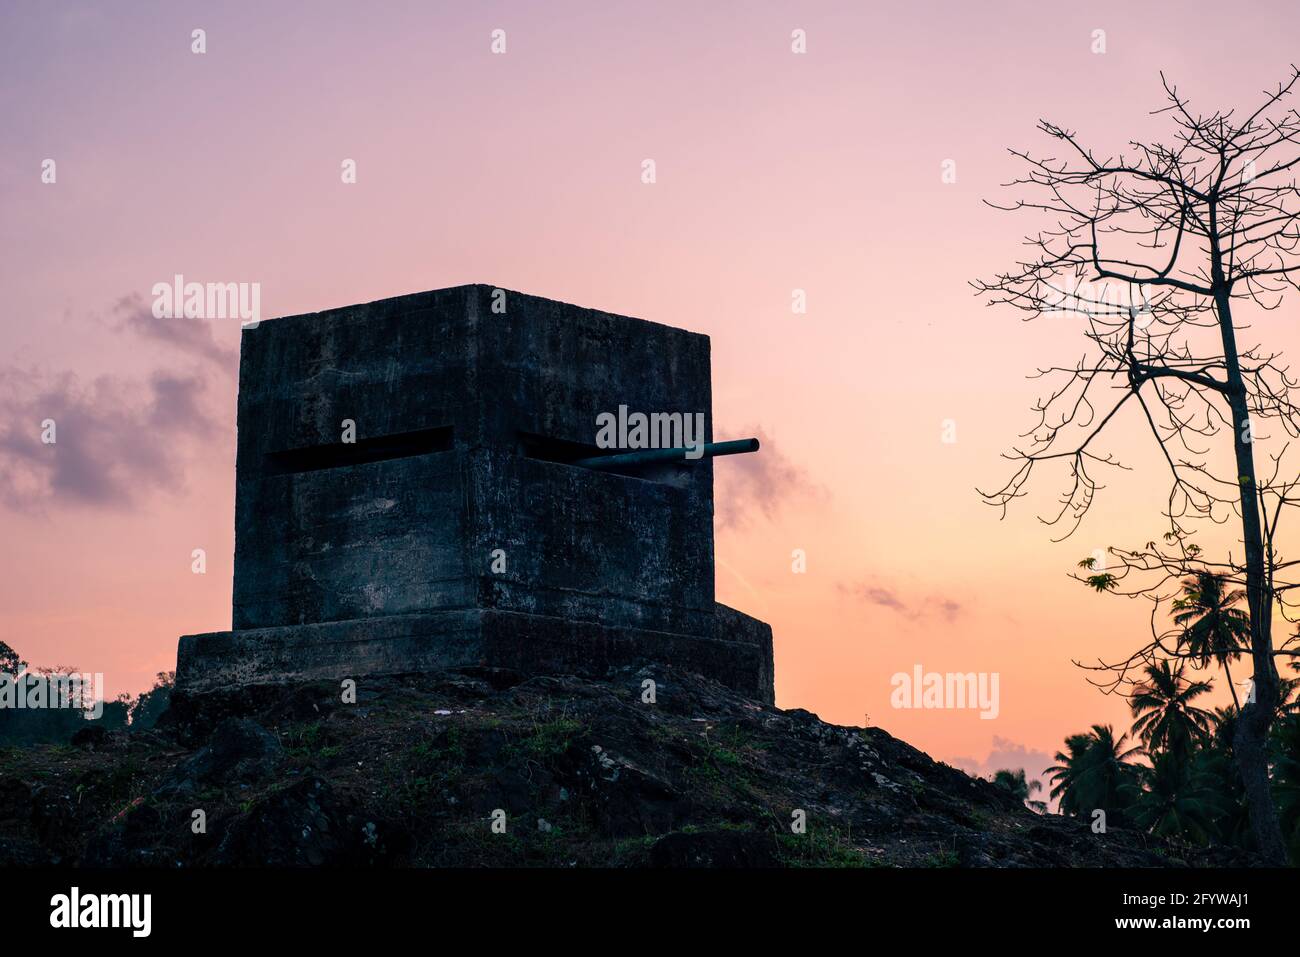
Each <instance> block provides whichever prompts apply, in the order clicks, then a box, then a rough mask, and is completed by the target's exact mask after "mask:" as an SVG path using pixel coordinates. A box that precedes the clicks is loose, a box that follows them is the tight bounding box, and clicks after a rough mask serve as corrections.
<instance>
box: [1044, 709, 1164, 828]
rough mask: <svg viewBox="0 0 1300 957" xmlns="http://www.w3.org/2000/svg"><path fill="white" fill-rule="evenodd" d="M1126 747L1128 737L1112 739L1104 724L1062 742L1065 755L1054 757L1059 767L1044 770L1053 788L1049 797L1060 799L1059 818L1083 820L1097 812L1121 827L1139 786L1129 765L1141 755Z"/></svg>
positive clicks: (1139, 752)
mask: <svg viewBox="0 0 1300 957" xmlns="http://www.w3.org/2000/svg"><path fill="white" fill-rule="evenodd" d="M1127 743H1128V735H1120V737H1119V738H1118V739H1116V737H1115V731H1114V729H1113V728H1111V726H1110V725H1105V724H1094V725H1093V726H1092V730H1091V731H1090V732H1088V733H1087V734H1074V735H1071V736H1070V737H1068V738H1066V739H1065V746H1066V751H1065V752H1060V751H1058V752H1057V753H1056V760H1057V761H1058V762H1060V763H1059V764H1056V765H1053V766H1052V767H1050V768H1048V769H1047V774H1048V776H1049V778H1050V779H1051V780H1052V782H1053V785H1054V786H1053V787H1052V790H1051V796H1052V797H1053V798H1058V799H1060V802H1061V803H1060V807H1061V812H1062V813H1063V814H1070V815H1073V816H1075V817H1086V816H1088V815H1090V814H1091V813H1092V812H1093V811H1094V810H1098V809H1100V810H1103V811H1105V812H1106V815H1107V818H1108V819H1109V820H1110V821H1111V822H1113V823H1117V824H1120V823H1124V821H1125V820H1126V819H1127V811H1128V809H1129V807H1131V806H1132V804H1133V802H1134V801H1135V800H1136V799H1137V788H1138V784H1139V781H1138V774H1139V772H1138V769H1137V768H1136V767H1135V766H1134V765H1133V764H1131V763H1130V762H1131V760H1132V759H1133V758H1134V757H1135V756H1137V755H1139V754H1141V753H1142V749H1141V748H1129V747H1126V745H1127Z"/></svg>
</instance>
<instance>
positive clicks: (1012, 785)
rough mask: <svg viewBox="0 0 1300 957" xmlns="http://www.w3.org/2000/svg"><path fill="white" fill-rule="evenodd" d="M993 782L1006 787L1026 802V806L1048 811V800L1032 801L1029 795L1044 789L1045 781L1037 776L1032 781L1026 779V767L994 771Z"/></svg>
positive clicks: (1034, 809)
mask: <svg viewBox="0 0 1300 957" xmlns="http://www.w3.org/2000/svg"><path fill="white" fill-rule="evenodd" d="M993 783H994V784H996V785H997V786H998V787H1002V788H1006V789H1007V790H1008V791H1010V792H1011V793H1012V794H1014V795H1015V796H1016V797H1018V798H1020V800H1021V801H1023V802H1024V804H1025V806H1026V807H1028V808H1029V809H1030V810H1031V811H1037V812H1038V813H1039V814H1043V813H1045V812H1046V811H1047V802H1046V801H1031V800H1029V795H1031V794H1037V793H1038V792H1039V791H1041V790H1042V789H1043V782H1042V781H1039V780H1038V779H1037V778H1035V779H1034V780H1032V781H1027V780H1026V779H1025V769H1024V768H1017V769H1016V770H1014V771H1009V770H1006V769H1003V770H1001V771H995V772H994V773H993Z"/></svg>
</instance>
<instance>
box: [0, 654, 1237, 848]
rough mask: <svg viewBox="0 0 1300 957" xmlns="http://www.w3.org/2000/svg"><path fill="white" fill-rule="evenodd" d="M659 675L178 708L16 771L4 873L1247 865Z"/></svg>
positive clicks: (501, 678) (15, 756) (695, 681)
mask: <svg viewBox="0 0 1300 957" xmlns="http://www.w3.org/2000/svg"><path fill="white" fill-rule="evenodd" d="M647 676H649V673H648V672H647V673H646V674H644V675H643V674H640V673H635V672H626V673H624V674H622V675H618V676H615V677H614V678H613V679H611V680H609V681H604V682H598V681H589V680H584V679H580V678H574V677H546V678H528V679H524V678H521V677H519V676H516V675H513V674H510V673H507V672H502V671H484V670H469V671H457V672H445V673H441V674H434V675H409V676H401V677H386V678H365V679H362V680H360V681H359V682H358V687H357V693H356V701H355V703H344V701H343V700H342V694H341V692H340V688H339V686H338V685H337V684H331V683H323V684H310V685H297V686H292V687H262V688H257V689H254V690H251V691H250V690H243V691H241V692H239V693H232V694H226V695H205V696H202V697H200V698H185V697H182V696H178V697H176V698H175V699H174V700H173V702H172V707H171V709H170V711H169V712H168V713H167V714H166V715H165V716H164V718H163V720H162V721H161V722H160V723H159V725H158V727H157V728H156V729H154V730H151V731H141V732H134V733H127V732H123V731H113V732H103V731H100V730H98V729H95V730H94V731H91V729H86V730H83V731H82V732H80V733H79V735H78V737H77V739H76V743H75V744H73V745H66V746H51V745H42V746H39V747H34V748H8V749H3V750H0V866H12V865H36V864H78V865H91V866H121V865H144V866H155V867H175V866H194V865H198V866H210V865H218V866H219V865H227V866H262V865H361V866H365V865H377V866H434V867H441V866H520V865H523V866H531V865H541V866H560V867H568V866H578V867H590V866H597V867H607V866H615V867H621V866H630V867H640V866H863V867H876V866H904V867H951V866H974V867H1022V866H1052V867H1058V866H1067V867H1068V866H1086V867H1096V866H1169V865H1175V866H1177V865H1182V864H1192V865H1198V864H1199V865H1214V864H1232V863H1241V862H1239V861H1231V860H1227V859H1221V858H1219V857H1217V856H1216V857H1213V858H1211V857H1209V856H1207V853H1206V852H1190V851H1186V850H1180V849H1178V848H1175V847H1172V846H1170V845H1166V844H1163V843H1160V842H1158V841H1156V840H1155V839H1153V838H1147V837H1145V836H1143V835H1139V834H1134V833H1131V832H1125V831H1121V830H1112V831H1111V832H1110V833H1108V834H1102V835H1099V834H1093V833H1092V832H1091V830H1090V829H1089V828H1088V827H1087V826H1086V825H1085V824H1083V823H1080V822H1076V821H1072V820H1067V819H1064V818H1060V817H1041V816H1038V815H1036V814H1034V813H1032V812H1030V811H1029V810H1027V809H1025V808H1024V807H1023V806H1021V805H1020V804H1019V802H1018V801H1017V800H1016V799H1015V798H1014V797H1012V796H1011V795H1010V794H1009V793H1008V792H1006V791H1004V790H1002V789H1000V788H998V787H996V786H994V785H992V784H990V783H989V782H987V781H982V780H978V779H975V778H971V777H969V776H967V775H966V774H964V773H963V772H961V771H959V770H956V769H955V768H951V767H949V766H947V765H944V764H941V763H938V762H935V761H933V760H931V759H930V758H929V757H928V756H926V755H925V754H923V753H921V752H920V751H918V750H916V749H915V748H913V747H910V746H909V745H907V744H905V743H903V742H902V741H899V740H898V739H896V738H894V737H892V736H891V735H889V734H888V733H886V732H885V731H882V730H880V729H877V728H868V729H865V730H864V729H860V728H847V727H839V726H836V725H831V724H827V723H825V722H823V721H821V720H819V719H818V718H817V716H816V715H813V714H810V713H809V712H807V711H801V710H791V711H782V710H779V709H776V708H772V707H768V706H764V705H760V704H757V703H755V702H753V701H750V700H747V699H745V698H742V697H739V696H737V695H736V694H734V693H732V692H730V691H728V690H726V689H725V688H722V687H721V686H719V685H717V684H714V683H712V682H709V681H707V680H704V679H701V678H698V677H695V676H694V675H690V674H685V673H674V672H671V671H669V672H665V671H664V670H663V669H656V670H655V673H654V674H653V677H654V679H655V680H656V682H657V689H656V691H657V694H656V698H657V700H656V702H655V703H653V704H650V703H645V702H643V701H642V680H643V679H644V678H645V677H647ZM797 811H803V812H804V816H805V819H806V830H805V832H804V833H795V832H793V831H792V827H791V825H792V822H793V821H794V820H795V819H796V817H797V816H798V815H796V812H797ZM196 812H202V813H201V814H199V813H196ZM494 820H495V821H497V822H498V823H497V827H496V829H495V830H494V828H493V821H494ZM200 823H201V824H202V827H200V826H199V825H200ZM502 827H504V830H503V831H502ZM498 831H500V833H498Z"/></svg>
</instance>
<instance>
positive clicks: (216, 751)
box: [158, 718, 284, 794]
mask: <svg viewBox="0 0 1300 957" xmlns="http://www.w3.org/2000/svg"><path fill="white" fill-rule="evenodd" d="M283 751H284V749H283V748H281V747H280V742H279V741H278V740H276V738H275V736H274V735H272V734H271V733H270V732H269V731H267V730H266V729H265V728H263V727H262V726H261V725H260V724H258V723H257V722H255V721H250V720H248V719H247V718H226V719H224V720H223V721H222V722H221V723H220V724H218V725H217V727H216V730H214V731H213V732H212V737H211V739H210V740H209V741H208V743H207V745H206V746H205V747H203V748H201V749H200V750H199V751H198V752H197V753H195V754H194V755H193V756H192V757H190V758H187V759H186V760H184V761H182V762H181V763H180V764H178V765H177V766H176V768H175V770H174V771H173V772H172V774H171V775H170V776H169V778H168V780H167V781H166V782H165V783H164V784H163V786H162V787H161V788H160V789H159V792H158V793H160V794H170V793H175V792H189V791H194V790H197V789H198V788H200V787H202V786H204V785H209V784H221V785H225V784H237V783H241V782H242V783H250V782H252V781H256V780H258V779H260V778H262V777H265V776H266V775H267V774H269V773H270V772H271V771H273V770H274V769H275V766H276V764H278V763H279V761H280V758H281V757H282V755H283Z"/></svg>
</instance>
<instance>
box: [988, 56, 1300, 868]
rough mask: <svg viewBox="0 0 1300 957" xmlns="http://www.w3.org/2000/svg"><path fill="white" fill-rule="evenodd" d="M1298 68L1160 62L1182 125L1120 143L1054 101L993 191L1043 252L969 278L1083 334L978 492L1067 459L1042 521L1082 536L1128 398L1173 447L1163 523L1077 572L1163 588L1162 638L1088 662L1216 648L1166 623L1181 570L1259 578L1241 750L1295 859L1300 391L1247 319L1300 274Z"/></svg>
mask: <svg viewBox="0 0 1300 957" xmlns="http://www.w3.org/2000/svg"><path fill="white" fill-rule="evenodd" d="M1297 81H1300V71H1297V69H1296V68H1295V67H1294V66H1293V67H1292V68H1291V75H1290V77H1289V78H1288V79H1287V80H1286V81H1285V82H1283V83H1281V84H1279V85H1278V87H1277V88H1276V89H1272V90H1267V91H1265V92H1264V94H1263V102H1262V103H1261V104H1260V105H1259V107H1258V108H1257V109H1255V110H1254V111H1253V112H1251V113H1249V114H1248V115H1239V114H1238V113H1237V111H1235V110H1229V111H1227V112H1215V113H1212V114H1208V115H1206V114H1202V113H1199V112H1195V111H1193V110H1192V108H1191V107H1190V106H1189V104H1188V102H1187V100H1186V99H1184V98H1183V97H1182V96H1180V95H1179V93H1178V91H1177V89H1176V88H1175V87H1174V86H1172V85H1171V84H1170V83H1169V81H1168V80H1167V79H1165V77H1164V76H1163V75H1162V76H1161V82H1162V84H1163V85H1164V91H1165V94H1166V100H1167V102H1166V105H1165V106H1164V107H1162V108H1161V109H1159V110H1156V111H1155V113H1154V114H1153V115H1155V116H1157V117H1158V120H1157V122H1168V123H1170V124H1171V126H1172V131H1171V134H1170V136H1169V140H1168V142H1167V143H1153V144H1148V143H1142V142H1135V141H1130V142H1129V143H1128V145H1127V146H1126V147H1125V148H1124V149H1123V150H1122V151H1121V152H1120V153H1119V154H1118V155H1116V156H1112V157H1104V158H1103V157H1101V156H1099V155H1098V154H1097V153H1095V152H1094V151H1093V150H1091V149H1089V148H1087V147H1085V146H1083V145H1082V144H1081V143H1080V142H1079V139H1078V137H1077V136H1076V134H1075V133H1074V132H1071V131H1070V130H1067V129H1065V128H1063V127H1060V126H1057V125H1056V124H1054V123H1049V122H1046V121H1041V122H1040V123H1039V126H1038V128H1039V130H1040V131H1041V132H1042V133H1044V134H1046V135H1047V136H1048V137H1050V138H1051V140H1052V141H1053V142H1054V144H1055V148H1056V149H1057V150H1059V152H1060V153H1061V156H1060V157H1059V158H1058V157H1050V158H1035V157H1033V156H1031V155H1030V154H1029V153H1028V152H1019V151H1016V150H1012V151H1011V152H1012V154H1013V155H1014V156H1016V157H1018V159H1019V160H1020V161H1021V162H1023V164H1025V168H1026V172H1025V173H1024V174H1023V175H1022V176H1021V177H1019V178H1017V179H1015V180H1014V181H1012V182H1011V183H1008V184H1006V185H1007V186H1010V187H1012V188H1014V189H1015V190H1016V191H1017V193H1018V194H1019V195H1020V196H1021V197H1023V198H1020V199H1017V200H1015V201H1014V202H1012V203H1011V204H1010V205H1000V204H997V203H990V205H992V206H994V207H995V208H998V209H1006V210H1019V211H1024V212H1027V213H1030V214H1032V215H1035V216H1036V217H1037V218H1038V223H1037V228H1036V231H1035V232H1034V233H1032V234H1031V235H1029V236H1027V237H1026V238H1025V245H1026V246H1027V248H1028V249H1029V253H1028V254H1027V255H1025V256H1024V261H1021V262H1018V263H1016V265H1015V266H1014V267H1013V268H1012V269H1010V270H1009V271H1008V272H1006V273H1003V274H1000V275H998V276H996V278H994V279H992V280H989V281H979V282H976V283H975V284H974V285H975V287H976V289H977V290H978V292H979V293H980V294H982V295H983V296H985V297H986V299H987V300H988V303H989V304H990V305H997V304H1003V305H1010V306H1013V307H1015V308H1018V309H1021V310H1024V311H1025V312H1026V313H1028V316H1027V318H1029V319H1033V318H1037V317H1042V316H1045V315H1048V314H1053V315H1059V316H1062V317H1065V318H1064V321H1072V322H1076V323H1077V324H1078V325H1079V327H1080V329H1081V331H1082V334H1083V336H1084V338H1085V339H1086V340H1087V342H1088V346H1087V348H1086V352H1085V354H1084V356H1083V357H1082V358H1081V359H1079V361H1078V362H1077V363H1076V364H1074V365H1072V366H1052V367H1048V368H1043V369H1039V370H1038V376H1039V377H1041V378H1043V379H1044V380H1045V381H1046V382H1047V383H1048V385H1047V386H1046V392H1045V394H1044V395H1043V396H1042V397H1040V399H1039V400H1038V402H1037V403H1036V404H1035V406H1034V412H1035V415H1036V422H1035V424H1034V427H1033V428H1032V429H1031V430H1030V431H1029V432H1026V433H1024V434H1023V435H1022V437H1021V438H1022V441H1021V442H1020V443H1019V444H1018V446H1017V447H1015V448H1014V449H1012V451H1011V452H1009V453H1007V456H1006V457H1007V458H1009V459H1011V460H1012V461H1013V463H1014V469H1013V472H1012V475H1011V477H1010V479H1009V480H1008V481H1007V483H1006V484H1005V485H1003V486H1002V487H1001V488H998V489H997V490H995V491H990V492H981V494H982V495H984V497H985V499H986V500H987V501H988V502H989V503H990V504H993V505H995V506H997V507H998V508H1000V509H1002V510H1003V513H1004V514H1005V510H1006V508H1007V507H1008V505H1010V503H1011V502H1012V501H1013V500H1014V499H1016V498H1019V497H1021V496H1022V495H1024V494H1025V493H1026V486H1027V483H1028V482H1029V480H1030V476H1031V474H1032V473H1033V472H1034V471H1035V470H1036V469H1040V467H1051V466H1057V467H1060V468H1062V469H1063V470H1064V473H1065V475H1066V476H1067V480H1066V481H1067V486H1066V490H1065V491H1064V493H1063V494H1062V496H1061V499H1060V508H1059V510H1056V509H1053V510H1052V511H1051V513H1050V514H1048V515H1046V516H1043V521H1044V522H1046V523H1048V524H1051V525H1056V526H1059V527H1061V528H1062V529H1063V535H1062V537H1066V536H1068V535H1069V534H1071V533H1072V532H1073V531H1074V530H1075V529H1077V528H1078V524H1079V522H1080V521H1081V520H1082V519H1083V517H1084V516H1085V514H1086V513H1087V512H1088V510H1089V509H1090V507H1091V506H1092V504H1093V501H1094V497H1095V494H1096V493H1097V491H1098V490H1099V489H1100V488H1101V486H1100V485H1099V478H1100V477H1101V475H1102V474H1103V473H1104V472H1106V471H1107V470H1109V469H1113V468H1126V466H1125V465H1124V463H1123V462H1122V461H1120V460H1119V459H1118V458H1117V457H1116V456H1115V454H1114V453H1113V452H1107V451H1104V450H1102V449H1101V448H1100V444H1101V442H1102V441H1103V438H1102V437H1103V436H1104V435H1107V434H1108V433H1109V432H1110V431H1111V429H1110V428H1108V426H1111V425H1112V423H1116V422H1118V421H1119V420H1121V419H1122V418H1125V417H1129V416H1131V417H1132V419H1133V420H1134V421H1135V422H1136V423H1137V424H1138V425H1139V427H1140V428H1141V429H1143V430H1145V431H1149V432H1150V435H1151V437H1152V438H1153V439H1154V441H1155V443H1156V444H1157V446H1158V447H1159V449H1160V452H1161V453H1162V459H1163V462H1164V463H1165V466H1167V474H1168V477H1169V482H1170V489H1169V498H1168V505H1167V508H1166V509H1165V510H1164V515H1163V518H1162V522H1163V523H1164V524H1165V525H1166V529H1165V531H1164V532H1163V533H1162V534H1160V535H1159V536H1158V540H1157V541H1151V542H1147V543H1146V544H1145V545H1143V546H1141V547H1138V548H1132V549H1124V548H1115V547H1113V548H1109V549H1107V550H1106V554H1107V557H1106V558H1105V559H1104V560H1103V561H1102V562H1098V561H1096V560H1094V559H1088V560H1085V561H1084V562H1083V563H1081V565H1082V566H1083V567H1084V570H1085V574H1082V575H1076V577H1079V578H1081V580H1083V581H1086V582H1087V583H1088V584H1090V585H1092V586H1093V587H1095V588H1097V589H1098V590H1101V591H1114V592H1117V593H1121V594H1127V595H1131V596H1142V597H1145V598H1148V599H1150V600H1151V601H1152V602H1153V603H1154V604H1153V608H1152V627H1151V640H1150V641H1149V642H1148V643H1147V644H1146V645H1145V646H1144V647H1143V648H1141V649H1140V650H1138V651H1137V652H1135V653H1134V654H1133V655H1132V656H1130V657H1129V658H1127V659H1125V660H1124V661H1120V662H1109V663H1108V662H1104V661H1098V662H1097V664H1096V665H1095V666H1091V667H1093V668H1094V669H1095V670H1097V671H1101V672H1105V673H1107V678H1108V682H1109V683H1107V682H1100V683H1101V684H1103V685H1104V686H1105V687H1106V688H1107V690H1111V691H1113V690H1116V689H1117V688H1122V686H1124V685H1126V684H1127V685H1128V686H1130V687H1131V684H1132V682H1131V679H1129V677H1128V676H1129V674H1130V671H1133V670H1135V669H1136V670H1139V671H1140V669H1141V667H1142V666H1144V665H1146V664H1149V663H1153V662H1154V661H1155V660H1158V659H1173V658H1198V657H1200V658H1202V659H1203V649H1199V650H1198V649H1194V648H1189V647H1188V646H1187V644H1186V643H1185V642H1184V641H1183V640H1182V637H1181V635H1180V632H1179V631H1178V630H1177V629H1174V630H1172V631H1171V630H1168V629H1162V628H1161V627H1160V625H1159V621H1160V620H1161V618H1160V615H1159V611H1160V609H1161V608H1163V607H1164V605H1163V603H1165V602H1172V601H1174V600H1176V598H1177V595H1178V590H1179V588H1180V586H1181V585H1182V583H1183V581H1184V580H1186V579H1187V578H1189V577H1195V576H1196V575H1197V574H1204V573H1211V574H1215V575H1220V576H1223V581H1224V582H1225V584H1226V585H1227V586H1229V587H1230V586H1231V585H1234V584H1236V585H1240V586H1241V587H1243V588H1244V589H1245V593H1246V599H1247V605H1248V609H1249V616H1250V627H1249V647H1248V648H1244V649H1242V651H1243V653H1244V655H1245V656H1246V657H1249V659H1250V660H1251V663H1252V665H1253V667H1254V691H1253V695H1252V696H1251V697H1250V700H1248V701H1246V702H1244V703H1243V704H1242V706H1241V709H1240V714H1239V717H1238V720H1237V722H1236V725H1237V730H1236V736H1235V739H1234V742H1233V750H1234V755H1235V758H1236V762H1237V766H1238V769H1239V771H1240V773H1241V777H1242V781H1243V783H1244V785H1245V791H1246V795H1247V801H1248V805H1249V810H1250V819H1251V825H1252V830H1253V833H1254V836H1255V838H1256V841H1257V843H1258V845H1259V849H1260V852H1261V853H1262V855H1263V856H1264V857H1265V858H1266V859H1267V860H1269V861H1270V862H1274V863H1282V862H1284V861H1285V847H1284V843H1283V840H1282V834H1281V830H1280V828H1279V825H1278V818H1277V811H1276V808H1275V806H1274V804H1273V801H1272V800H1271V797H1270V794H1269V779H1268V762H1267V752H1266V742H1267V735H1268V730H1269V727H1270V726H1271V724H1272V722H1273V720H1274V717H1275V714H1276V709H1277V707H1278V705H1279V676H1278V672H1277V668H1276V665H1275V659H1277V658H1278V657H1280V656H1292V655H1296V654H1297V653H1298V652H1297V651H1296V650H1294V649H1293V647H1292V646H1293V644H1294V639H1290V638H1288V639H1287V640H1286V641H1284V642H1282V643H1281V645H1280V646H1278V647H1275V646H1274V642H1273V624H1274V617H1275V615H1278V616H1281V617H1284V618H1287V619H1288V620H1289V619H1290V617H1291V616H1290V615H1289V612H1291V611H1293V610H1294V608H1295V604H1294V602H1293V601H1292V600H1291V598H1292V592H1293V591H1294V589H1296V588H1297V587H1300V567H1297V562H1296V561H1295V560H1285V559H1284V557H1283V556H1282V554H1281V553H1280V551H1279V546H1280V540H1279V538H1278V532H1279V527H1280V526H1281V524H1282V522H1283V520H1284V519H1285V518H1286V516H1287V514H1289V512H1290V510H1291V509H1293V508H1295V507H1296V506H1297V505H1300V490H1298V489H1297V486H1298V485H1300V480H1297V478H1296V477H1295V476H1296V471H1295V469H1294V468H1289V467H1288V465H1287V461H1286V453H1287V450H1288V448H1289V442H1290V440H1292V439H1295V438H1297V437H1300V408H1298V407H1297V400H1298V399H1300V394H1298V393H1297V388H1296V386H1297V383H1296V380H1295V379H1293V378H1292V377H1291V376H1290V374H1289V372H1288V369H1287V366H1286V365H1285V363H1284V361H1283V359H1282V357H1281V356H1280V355H1279V354H1278V353H1276V352H1270V351H1268V350H1266V349H1265V348H1263V347H1262V346H1261V345H1258V344H1251V345H1248V346H1243V345H1242V344H1241V343H1239V340H1238V337H1239V336H1241V335H1243V334H1244V333H1245V332H1246V331H1247V329H1248V328H1249V327H1248V326H1246V325H1245V324H1244V322H1243V321H1242V320H1243V319H1244V318H1246V317H1248V316H1250V317H1257V318H1264V317H1266V314H1267V313H1268V312H1269V311H1271V310H1275V309H1277V308H1278V306H1279V305H1280V304H1281V302H1282V300H1283V297H1284V294H1285V293H1286V292H1288V291H1289V290H1291V289H1295V288H1300V286H1298V285H1297V281H1298V280H1300V191H1298V190H1297V186H1296V179H1295V169H1296V167H1297V165H1298V164H1300V114H1297V112H1296V111H1295V109H1288V108H1287V102H1288V97H1289V96H1290V95H1291V92H1292V89H1293V88H1294V87H1295V86H1296V83H1297ZM1234 309H1238V310H1239V311H1240V312H1241V314H1242V315H1241V317H1239V318H1237V319H1234V315H1233V312H1234ZM1229 434H1230V435H1231V445H1230V446H1229V442H1228V435H1229ZM1265 440H1267V442H1268V443H1269V444H1267V445H1266V444H1265ZM1257 447H1258V448H1259V449H1260V453H1261V455H1260V457H1261V462H1257V461H1256V450H1257ZM1268 460H1271V464H1270V462H1269V461H1268ZM1214 526H1224V530H1225V531H1226V532H1228V533H1230V534H1226V535H1223V538H1224V541H1223V542H1222V543H1221V544H1219V545H1218V546H1214V547H1211V548H1203V547H1201V546H1199V545H1198V544H1197V543H1196V541H1195V540H1194V537H1193V536H1196V535H1199V534H1203V533H1205V532H1207V531H1208V532H1210V533H1211V534H1215V529H1214ZM1219 534H1222V533H1219ZM1207 544H1211V543H1207ZM1215 548H1217V550H1218V552H1219V553H1220V554H1217V556H1216V558H1215V559H1213V560H1212V559H1211V557H1210V552H1211V551H1214V550H1215ZM1103 566H1105V567H1103Z"/></svg>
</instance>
